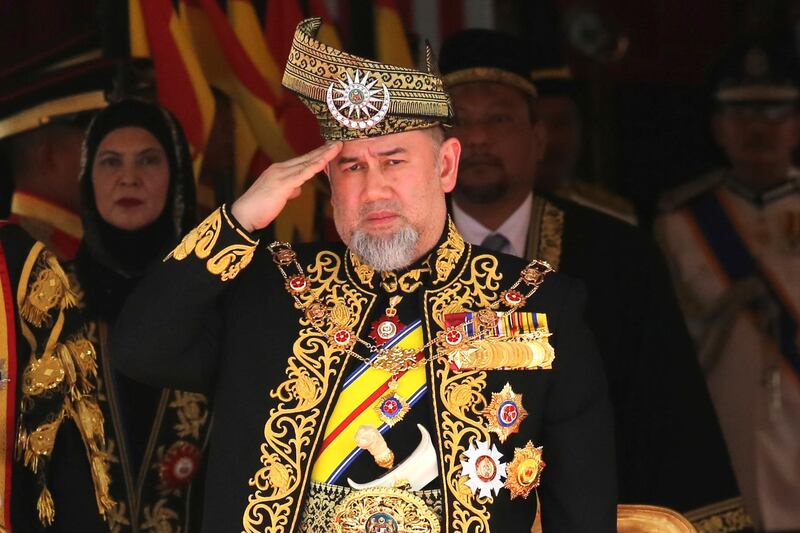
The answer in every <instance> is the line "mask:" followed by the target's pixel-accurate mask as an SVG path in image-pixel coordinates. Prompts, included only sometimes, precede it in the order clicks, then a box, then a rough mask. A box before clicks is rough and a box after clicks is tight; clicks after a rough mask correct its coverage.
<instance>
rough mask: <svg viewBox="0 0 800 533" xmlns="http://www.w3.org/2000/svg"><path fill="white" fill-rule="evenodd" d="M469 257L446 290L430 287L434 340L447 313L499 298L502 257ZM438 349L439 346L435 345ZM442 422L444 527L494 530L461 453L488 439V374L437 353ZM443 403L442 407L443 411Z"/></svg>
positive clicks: (427, 307)
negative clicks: (464, 472)
mask: <svg viewBox="0 0 800 533" xmlns="http://www.w3.org/2000/svg"><path fill="white" fill-rule="evenodd" d="M463 258H464V261H463V263H462V264H461V266H460V267H458V268H456V269H454V271H455V272H456V275H455V276H453V277H452V278H451V279H450V281H449V282H448V283H447V284H445V285H444V286H442V287H440V288H436V289H433V290H429V291H425V297H424V311H425V327H426V334H427V336H428V338H429V339H430V338H432V337H433V335H435V333H436V331H435V330H442V329H444V320H443V317H444V315H445V313H450V312H456V311H461V310H466V309H468V308H472V309H477V308H481V307H487V306H488V305H489V304H490V303H491V302H492V301H494V300H496V298H497V295H498V294H499V290H500V281H502V274H500V273H499V272H498V262H497V258H496V257H494V256H492V255H488V254H482V255H478V256H476V257H473V256H472V246H471V245H466V253H464V254H463ZM430 349H433V348H430ZM428 370H429V376H428V379H429V381H430V386H429V390H430V392H431V402H432V405H433V413H434V416H433V419H434V423H435V424H436V432H437V436H438V439H437V443H438V457H439V471H440V473H441V475H442V489H443V490H442V497H443V520H444V523H443V529H442V530H443V531H463V532H468V531H483V532H487V533H488V531H489V520H490V518H491V514H490V512H489V510H488V509H487V504H488V503H489V500H488V499H486V498H476V497H475V496H473V494H472V491H471V490H470V489H469V487H467V486H466V483H465V478H464V477H463V476H461V474H460V472H461V455H462V454H463V453H464V451H466V449H467V447H468V446H469V443H470V440H471V438H472V440H488V439H489V433H488V429H487V428H486V427H485V424H484V423H483V417H482V415H481V413H482V411H483V409H484V408H485V407H486V397H485V394H483V391H484V389H485V388H486V372H484V371H469V372H453V371H452V370H451V369H450V367H449V365H447V364H445V363H444V362H442V361H438V360H436V359H435V358H433V357H431V361H430V362H429V363H428ZM440 406H441V409H440Z"/></svg>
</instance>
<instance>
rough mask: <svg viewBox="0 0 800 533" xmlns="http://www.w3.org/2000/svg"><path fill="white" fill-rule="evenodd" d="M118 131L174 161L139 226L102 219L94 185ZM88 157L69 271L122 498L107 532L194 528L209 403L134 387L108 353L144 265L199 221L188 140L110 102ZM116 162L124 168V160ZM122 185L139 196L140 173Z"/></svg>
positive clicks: (134, 105) (145, 112)
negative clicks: (107, 141)
mask: <svg viewBox="0 0 800 533" xmlns="http://www.w3.org/2000/svg"><path fill="white" fill-rule="evenodd" d="M119 128H142V129H144V130H146V131H147V132H149V133H150V134H151V135H152V136H153V137H154V138H155V139H156V140H157V141H158V143H159V144H160V145H161V146H162V147H163V149H164V153H165V156H166V159H167V161H168V164H169V176H170V177H169V179H170V182H169V186H168V192H167V198H166V202H165V207H164V208H163V210H162V211H161V213H160V214H159V216H158V217H157V219H156V220H155V221H153V222H152V223H151V224H148V225H146V226H145V227H143V228H140V229H137V230H135V231H129V230H126V229H121V228H118V227H116V226H114V225H113V224H112V223H111V222H109V221H107V220H105V219H104V218H103V217H102V216H101V214H100V211H99V209H98V207H97V206H98V203H99V202H98V201H97V200H96V198H95V189H94V186H93V176H92V172H93V170H92V169H93V165H94V163H95V159H98V161H101V164H102V162H103V161H104V158H105V159H108V158H109V156H108V155H107V154H104V153H102V151H101V150H100V145H101V143H102V141H103V139H104V138H106V137H107V136H108V135H109V134H111V133H112V132H114V131H116V130H118V129H119ZM98 152H101V153H100V154H98ZM84 154H85V157H84V163H83V168H82V173H81V178H80V186H81V201H82V211H81V218H82V222H83V228H84V238H83V240H82V241H81V244H80V247H79V248H78V253H77V257H76V260H75V262H74V263H73V265H72V270H73V271H74V274H75V276H76V278H77V279H78V281H79V283H80V289H81V305H82V306H83V308H84V309H83V310H84V316H85V317H86V319H87V323H88V324H89V327H90V334H91V338H92V340H93V341H94V342H95V345H96V347H97V352H98V368H99V370H98V372H99V375H98V382H99V390H100V397H99V399H100V407H101V409H102V411H103V415H104V418H105V421H106V435H107V438H108V449H107V450H106V452H107V454H108V457H109V459H110V460H111V477H112V480H113V484H112V486H111V492H112V494H113V496H114V498H115V499H116V501H117V502H118V504H117V506H115V507H114V508H113V509H112V510H111V511H110V512H109V513H108V526H107V527H106V529H105V530H107V531H111V532H112V533H118V532H136V531H158V532H161V531H189V532H191V531H196V530H197V528H198V527H199V521H200V511H201V509H200V500H201V499H202V492H200V491H201V487H200V483H195V482H194V481H195V478H196V476H197V473H198V472H199V470H200V469H201V466H202V450H203V448H204V446H205V443H206V434H207V430H208V427H209V425H210V416H211V415H210V410H209V405H208V400H207V399H206V397H205V396H203V395H202V394H197V393H195V392H186V391H182V390H178V389H172V388H164V389H161V388H153V387H149V386H146V385H142V384H140V383H136V382H134V381H132V380H130V379H129V378H127V377H126V376H124V375H122V374H119V373H118V372H116V371H115V370H114V369H113V368H112V365H111V361H110V355H109V342H110V339H113V336H114V334H113V329H114V324H115V322H116V320H117V316H118V314H119V311H120V308H121V307H122V305H123V303H124V301H125V299H126V298H127V296H128V294H129V293H130V292H131V291H132V290H133V288H134V287H135V286H136V284H137V283H138V282H139V280H140V279H141V278H142V276H143V275H144V273H145V271H146V269H147V267H148V265H149V264H150V263H152V262H153V261H156V262H157V261H158V260H160V259H161V258H162V257H163V256H164V254H166V253H167V251H168V250H169V249H170V248H171V247H172V246H174V244H175V243H176V242H177V241H178V240H179V238H180V236H181V235H182V234H183V233H185V232H187V231H188V230H189V229H191V228H192V226H193V225H194V223H195V192H194V178H193V173H192V170H191V158H190V156H189V150H188V146H187V144H186V141H185V139H184V137H183V133H182V132H181V130H180V129H179V126H178V125H177V123H176V121H175V120H174V118H173V117H172V116H171V115H170V114H169V113H168V112H167V111H165V110H164V109H162V108H160V107H158V106H156V105H153V104H150V103H146V102H144V101H140V100H134V99H129V100H122V101H120V102H115V103H112V104H110V105H109V106H108V107H106V108H105V109H103V110H102V111H100V112H99V113H98V114H97V115H96V116H95V118H94V119H93V121H92V122H91V124H90V126H89V128H88V130H87V133H86V139H85V141H84ZM116 157H119V156H116ZM140 159H141V157H140ZM145 161H147V160H146V159H145ZM113 163H115V164H118V165H119V166H122V164H121V163H119V160H118V159H114V160H113ZM145 168H147V167H145ZM138 172H143V171H141V170H139V171H138ZM107 179H111V178H107ZM125 186H126V187H127V189H124V190H125V191H126V192H125V193H126V194H129V195H134V196H137V197H140V196H141V193H140V192H139V188H141V187H142V185H141V184H139V183H137V182H136V180H135V178H128V181H127V182H125ZM198 492H199V494H198ZM192 495H194V496H195V497H194V498H192Z"/></svg>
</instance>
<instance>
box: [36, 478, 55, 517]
mask: <svg viewBox="0 0 800 533" xmlns="http://www.w3.org/2000/svg"><path fill="white" fill-rule="evenodd" d="M36 509H37V510H38V511H39V521H40V522H41V523H42V525H44V526H51V525H53V520H54V519H55V517H56V510H55V507H54V506H53V496H52V495H51V494H50V491H49V490H47V487H46V486H45V487H44V488H42V493H41V494H39V501H38V502H36Z"/></svg>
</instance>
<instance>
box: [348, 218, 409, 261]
mask: <svg viewBox="0 0 800 533" xmlns="http://www.w3.org/2000/svg"><path fill="white" fill-rule="evenodd" d="M418 242H419V232H418V231H417V230H416V229H415V228H414V226H412V225H411V224H409V223H405V224H404V225H403V227H402V228H400V229H399V230H397V231H396V232H394V233H392V234H390V235H370V234H369V233H367V232H365V231H361V230H355V231H353V235H352V237H351V238H350V249H351V250H353V252H355V254H356V255H357V256H358V257H359V258H360V259H361V260H362V261H363V262H365V263H366V264H368V265H369V266H371V267H372V268H374V269H375V270H379V271H389V270H400V269H401V268H405V267H407V266H408V265H410V264H411V263H412V262H414V259H415V256H416V252H417V243H418Z"/></svg>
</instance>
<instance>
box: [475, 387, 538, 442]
mask: <svg viewBox="0 0 800 533" xmlns="http://www.w3.org/2000/svg"><path fill="white" fill-rule="evenodd" d="M483 416H485V417H486V420H487V422H488V423H489V431H491V432H492V433H495V434H497V438H498V439H500V442H505V441H506V439H507V438H508V437H509V436H510V435H513V434H514V433H516V432H517V431H519V425H520V424H521V423H522V421H523V420H524V419H525V417H527V416H528V412H527V411H526V410H525V408H524V407H522V394H517V393H515V392H514V390H513V389H512V388H511V385H510V384H508V383H506V385H505V387H503V390H501V391H500V392H493V393H492V401H491V402H490V403H489V406H488V407H486V409H484V410H483Z"/></svg>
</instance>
